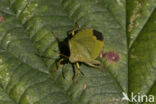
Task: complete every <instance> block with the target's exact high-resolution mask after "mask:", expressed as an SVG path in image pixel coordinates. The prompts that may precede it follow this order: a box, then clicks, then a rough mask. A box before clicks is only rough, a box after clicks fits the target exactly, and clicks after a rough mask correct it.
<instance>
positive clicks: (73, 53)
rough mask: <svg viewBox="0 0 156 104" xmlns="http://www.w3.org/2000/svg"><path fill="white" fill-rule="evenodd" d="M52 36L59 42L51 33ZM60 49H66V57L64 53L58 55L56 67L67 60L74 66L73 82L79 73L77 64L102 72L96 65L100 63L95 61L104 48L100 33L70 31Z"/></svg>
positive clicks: (91, 29)
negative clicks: (70, 34) (68, 36)
mask: <svg viewBox="0 0 156 104" xmlns="http://www.w3.org/2000/svg"><path fill="white" fill-rule="evenodd" d="M53 36H54V37H55V38H56V39H57V40H58V41H59V42H60V40H59V39H58V37H56V35H55V34H54V33H53ZM63 44H64V45H63V46H62V49H63V50H64V49H68V53H69V54H68V55H65V54H64V52H63V51H62V53H61V54H60V56H62V57H61V58H60V59H59V61H58V66H59V65H60V63H61V62H62V61H65V60H68V61H69V62H70V63H72V64H74V65H75V66H76V69H77V71H76V72H77V73H76V75H74V77H73V81H74V80H75V78H76V76H78V75H79V74H80V73H81V71H80V66H79V63H84V64H87V65H89V66H91V67H96V68H98V69H99V70H100V71H102V70H101V69H100V68H99V67H98V66H97V65H100V61H98V60H96V58H97V57H98V56H99V54H100V52H101V51H102V50H103V47H104V39H103V36H102V33H101V32H99V31H97V30H95V29H93V28H88V29H81V30H77V31H74V30H73V31H72V36H71V37H70V38H68V39H67V40H66V42H63Z"/></svg>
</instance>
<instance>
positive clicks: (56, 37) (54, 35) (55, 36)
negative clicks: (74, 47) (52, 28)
mask: <svg viewBox="0 0 156 104" xmlns="http://www.w3.org/2000/svg"><path fill="white" fill-rule="evenodd" d="M52 35H53V37H54V38H55V39H56V40H57V41H58V42H60V41H61V40H60V39H59V37H58V36H57V35H56V34H55V33H54V32H52Z"/></svg>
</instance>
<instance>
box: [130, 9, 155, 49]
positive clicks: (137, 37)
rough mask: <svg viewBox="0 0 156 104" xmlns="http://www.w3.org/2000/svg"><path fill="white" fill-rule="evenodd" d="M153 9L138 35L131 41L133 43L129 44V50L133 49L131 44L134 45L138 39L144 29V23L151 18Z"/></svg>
mask: <svg viewBox="0 0 156 104" xmlns="http://www.w3.org/2000/svg"><path fill="white" fill-rule="evenodd" d="M154 10H155V8H153V10H152V11H151V14H150V15H149V17H148V18H147V19H146V20H145V23H144V24H143V26H142V27H141V29H140V30H139V32H138V35H137V36H136V38H135V39H134V40H133V42H131V44H130V45H129V46H128V47H129V50H130V49H131V48H132V47H133V44H134V43H135V41H136V40H137V38H138V37H139V35H140V33H141V31H142V30H143V29H144V27H145V25H146V23H147V22H148V20H149V18H150V17H151V15H152V14H153V12H154Z"/></svg>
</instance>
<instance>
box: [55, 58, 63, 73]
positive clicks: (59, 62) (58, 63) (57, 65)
mask: <svg viewBox="0 0 156 104" xmlns="http://www.w3.org/2000/svg"><path fill="white" fill-rule="evenodd" d="M63 61H64V59H63V58H61V59H59V61H58V62H56V67H57V70H58V69H59V67H60V64H61V62H63Z"/></svg>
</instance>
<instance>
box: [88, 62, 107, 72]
mask: <svg viewBox="0 0 156 104" xmlns="http://www.w3.org/2000/svg"><path fill="white" fill-rule="evenodd" d="M86 64H88V65H89V66H91V67H94V68H96V69H98V70H99V71H101V72H104V71H103V70H102V69H101V68H99V67H98V66H96V65H94V64H92V63H86Z"/></svg>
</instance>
